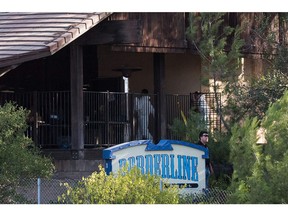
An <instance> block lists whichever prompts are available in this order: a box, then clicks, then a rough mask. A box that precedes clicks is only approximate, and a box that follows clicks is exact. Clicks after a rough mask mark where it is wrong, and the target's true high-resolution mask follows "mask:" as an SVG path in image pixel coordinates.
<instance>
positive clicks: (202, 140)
mask: <svg viewBox="0 0 288 216" xmlns="http://www.w3.org/2000/svg"><path fill="white" fill-rule="evenodd" d="M208 141H209V134H208V132H207V131H201V132H200V133H199V141H198V145H201V146H204V147H205V148H207V149H208V153H209V148H208V146H207V143H208ZM205 172H206V188H208V187H209V185H208V182H209V181H208V179H209V177H210V175H213V174H214V170H213V167H212V163H211V160H210V153H209V158H207V159H206V161H205Z"/></svg>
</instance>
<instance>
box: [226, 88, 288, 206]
mask: <svg viewBox="0 0 288 216" xmlns="http://www.w3.org/2000/svg"><path fill="white" fill-rule="evenodd" d="M287 120H288V91H286V92H285V93H284V95H283V97H282V98H281V99H280V100H278V101H276V102H275V103H273V104H272V105H271V106H270V107H269V109H268V110H267V112H266V115H265V117H264V119H263V121H262V123H261V126H262V127H263V128H265V129H266V140H267V144H266V145H265V146H257V145H256V142H255V139H253V137H252V134H253V133H254V137H256V134H255V129H257V127H256V125H257V122H256V120H254V121H251V120H250V121H249V120H246V121H245V122H247V124H246V125H245V129H242V128H241V129H240V128H239V127H236V126H235V128H237V129H235V131H233V137H234V139H231V144H232V143H234V142H237V136H238V135H239V134H243V135H244V136H245V137H250V138H249V139H246V141H244V142H245V143H246V144H245V145H246V147H244V151H243V149H242V151H241V149H240V148H235V146H236V145H238V144H237V143H235V144H234V145H233V146H234V149H232V150H231V160H233V164H234V169H235V171H234V173H233V181H232V185H231V189H232V190H233V191H234V193H233V196H232V197H231V200H230V203H254V204H257V203H265V204H273V203H287V202H288V195H287V189H288V186H287V181H288V174H287V168H288V165H287V164H288V149H287V140H288V137H287V133H288V125H287V122H288V121H287ZM258 126H259V125H258ZM238 130H241V131H242V132H238ZM234 134H235V135H234ZM235 137H236V138H235ZM241 140H243V139H241ZM239 141H240V140H239ZM242 142H243V141H242ZM241 145H242V144H241ZM242 146H243V145H242ZM247 146H249V147H247ZM241 160H242V163H241Z"/></svg>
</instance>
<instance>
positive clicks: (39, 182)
mask: <svg viewBox="0 0 288 216" xmlns="http://www.w3.org/2000/svg"><path fill="white" fill-rule="evenodd" d="M40 185H41V179H40V178H38V179H37V186H38V187H37V188H38V204H41V201H40V200H41V193H40Z"/></svg>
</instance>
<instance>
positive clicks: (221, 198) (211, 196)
mask: <svg viewBox="0 0 288 216" xmlns="http://www.w3.org/2000/svg"><path fill="white" fill-rule="evenodd" d="M79 181H80V179H23V180H22V181H21V182H20V184H19V186H18V187H17V189H16V192H17V194H18V195H19V196H21V197H22V199H21V201H19V203H21V204H37V203H38V204H57V203H58V196H61V195H62V194H63V193H65V192H66V187H65V186H64V183H68V184H69V185H70V186H72V187H73V186H75V185H76V184H77V183H78V182H79ZM229 195H231V193H230V192H229V191H225V190H220V189H217V188H211V189H206V190H203V193H197V194H185V195H182V196H181V198H180V203H181V204H225V203H226V202H227V199H228V197H229Z"/></svg>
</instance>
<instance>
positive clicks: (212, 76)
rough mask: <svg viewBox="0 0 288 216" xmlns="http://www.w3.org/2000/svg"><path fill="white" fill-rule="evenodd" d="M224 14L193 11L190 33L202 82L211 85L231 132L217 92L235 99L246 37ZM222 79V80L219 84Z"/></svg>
mask: <svg viewBox="0 0 288 216" xmlns="http://www.w3.org/2000/svg"><path fill="white" fill-rule="evenodd" d="M224 15H225V14H224V13H199V14H198V13H196V14H195V13H191V14H190V16H189V18H190V19H189V21H190V26H189V28H188V29H187V37H188V39H189V40H190V41H191V44H192V45H193V46H194V47H195V48H196V50H197V51H198V53H199V54H200V56H201V60H202V74H203V76H202V84H203V85H205V86H208V87H212V89H213V93H214V94H215V99H216V110H217V111H218V114H219V115H220V118H221V120H222V122H223V124H224V127H225V129H226V131H228V132H230V129H231V124H230V123H229V122H228V121H227V120H226V118H225V115H226V114H225V112H223V107H222V106H221V101H220V100H221V99H220V98H219V97H218V94H217V93H219V92H221V93H222V94H225V97H226V98H227V103H229V100H233V99H234V95H235V91H237V90H239V89H241V88H239V84H238V82H237V81H238V76H239V68H240V66H241V62H240V58H241V56H242V54H241V52H240V51H241V48H242V46H243V44H244V41H243V40H242V39H241V38H240V33H241V28H240V27H239V26H236V27H235V28H234V27H231V26H228V25H225V24H224ZM228 42H229V43H228ZM209 80H212V82H210V81H209ZM219 81H221V83H222V84H219ZM224 103H225V102H224ZM220 110H222V111H221V112H220Z"/></svg>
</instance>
